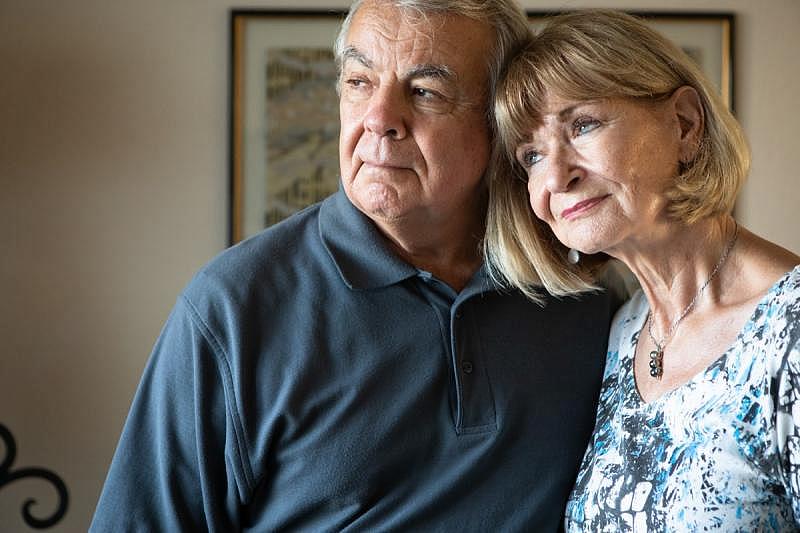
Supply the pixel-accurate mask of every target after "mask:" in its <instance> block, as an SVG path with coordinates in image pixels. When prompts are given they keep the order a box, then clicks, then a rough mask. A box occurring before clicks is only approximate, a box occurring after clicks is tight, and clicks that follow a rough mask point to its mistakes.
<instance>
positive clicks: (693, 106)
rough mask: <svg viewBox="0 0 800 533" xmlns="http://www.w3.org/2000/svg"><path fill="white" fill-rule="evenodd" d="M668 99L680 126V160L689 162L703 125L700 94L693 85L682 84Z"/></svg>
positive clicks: (695, 153)
mask: <svg viewBox="0 0 800 533" xmlns="http://www.w3.org/2000/svg"><path fill="white" fill-rule="evenodd" d="M670 101H671V104H672V110H673V111H674V112H675V116H676V117H677V119H678V125H679V126H680V161H681V163H684V164H686V163H691V162H692V161H694V158H695V156H696V155H697V150H698V149H699V147H700V141H701V139H702V137H703V128H704V126H705V115H704V114H703V106H702V105H701V103H700V95H698V94H697V91H696V90H695V89H694V87H689V86H688V85H684V86H683V87H679V88H678V89H676V90H675V92H673V93H672V96H671V97H670Z"/></svg>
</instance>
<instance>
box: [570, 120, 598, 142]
mask: <svg viewBox="0 0 800 533" xmlns="http://www.w3.org/2000/svg"><path fill="white" fill-rule="evenodd" d="M599 126H600V121H599V120H596V119H593V118H579V119H578V120H576V121H575V122H574V123H573V124H572V131H573V133H574V135H575V136H576V137H579V136H581V135H585V134H587V133H589V132H590V131H593V130H595V129H597V128H598V127H599Z"/></svg>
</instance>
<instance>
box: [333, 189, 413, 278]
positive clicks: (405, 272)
mask: <svg viewBox="0 0 800 533" xmlns="http://www.w3.org/2000/svg"><path fill="white" fill-rule="evenodd" d="M319 234H320V237H321V239H322V243H323V245H324V246H325V249H326V250H327V251H328V254H329V255H330V257H331V259H332V260H333V262H334V263H335V264H336V268H337V269H338V270H339V274H340V275H341V276H342V280H344V282H345V284H346V285H347V286H348V287H350V288H351V289H355V290H367V289H375V288H379V287H386V286H389V285H393V284H395V283H398V282H400V281H403V280H405V279H408V278H410V277H413V276H416V275H417V273H418V270H417V269H416V268H414V267H413V266H411V265H409V264H408V263H406V262H405V261H403V260H401V259H400V258H399V257H397V255H395V254H394V253H393V252H392V251H391V250H390V249H389V246H388V243H387V242H386V238H385V237H384V236H383V235H382V234H381V233H380V231H378V228H376V227H375V224H374V223H373V222H372V221H371V220H370V219H369V218H368V217H367V216H366V215H364V214H363V213H362V212H361V211H359V210H358V209H357V208H356V207H355V206H354V205H353V204H352V203H351V202H350V200H349V199H348V198H347V195H345V194H344V191H342V189H341V188H340V189H339V191H338V192H337V193H336V194H334V195H333V196H330V197H328V198H327V199H326V200H325V201H324V202H323V203H322V206H321V207H320V212H319Z"/></svg>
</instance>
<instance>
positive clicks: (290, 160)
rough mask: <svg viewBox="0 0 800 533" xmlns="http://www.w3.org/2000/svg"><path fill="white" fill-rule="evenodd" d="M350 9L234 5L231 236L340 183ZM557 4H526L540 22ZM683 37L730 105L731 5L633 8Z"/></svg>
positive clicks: (244, 232) (670, 33)
mask: <svg viewBox="0 0 800 533" xmlns="http://www.w3.org/2000/svg"><path fill="white" fill-rule="evenodd" d="M345 14H346V12H345V11H344V10H334V11H282V10H237V9H234V10H232V11H231V21H230V22H231V42H230V50H231V72H230V74H231V77H230V117H231V121H230V169H229V171H230V221H229V241H230V244H235V243H236V242H238V241H240V240H242V239H244V238H247V237H249V236H251V235H254V234H256V233H258V232H259V231H261V230H262V229H264V228H266V227H268V226H271V225H272V224H275V223H277V222H279V221H281V220H282V219H284V218H286V217H288V216H290V215H291V214H293V213H295V212H297V211H299V210H301V209H303V208H304V207H306V206H308V205H311V204H313V203H315V202H317V201H319V200H321V199H323V198H325V197H326V196H328V195H330V194H331V193H333V192H335V191H336V189H337V188H338V186H339V157H338V136H339V105H338V99H337V95H336V75H337V72H336V65H335V63H334V60H333V52H332V47H333V42H334V40H335V38H336V34H337V32H338V30H339V26H340V25H341V22H342V20H343V19H344V16H345ZM551 14H552V13H551V12H541V11H529V12H528V16H529V19H530V21H531V25H532V26H533V27H534V28H535V27H536V25H538V24H541V23H542V21H543V20H544V19H545V18H546V17H547V16H548V15H551ZM635 14H637V15H640V16H643V17H646V18H647V19H648V20H649V21H650V22H651V23H652V24H653V26H654V27H655V28H656V29H658V30H659V31H661V32H662V33H664V34H665V35H667V36H668V37H669V38H671V39H672V40H674V41H675V42H676V43H678V44H679V45H680V46H681V47H682V48H683V49H684V50H685V51H686V52H687V53H688V54H689V56H690V57H692V58H693V59H695V61H697V62H698V64H699V65H700V66H701V68H702V70H703V71H704V72H705V73H706V75H707V76H708V77H709V78H710V79H711V81H712V82H713V83H714V84H715V85H716V86H717V87H718V88H719V90H720V93H721V94H722V97H723V99H724V101H725V102H726V103H727V104H728V106H729V107H731V108H733V25H734V17H733V15H732V14H727V13H649V12H648V13H643V12H638V13H635Z"/></svg>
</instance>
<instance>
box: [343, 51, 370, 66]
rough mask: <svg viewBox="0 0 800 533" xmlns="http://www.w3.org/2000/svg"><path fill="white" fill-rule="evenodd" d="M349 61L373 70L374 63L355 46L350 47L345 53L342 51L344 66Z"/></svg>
mask: <svg viewBox="0 0 800 533" xmlns="http://www.w3.org/2000/svg"><path fill="white" fill-rule="evenodd" d="M347 61H356V62H357V63H361V64H362V65H363V66H365V67H366V68H372V61H371V60H370V59H369V58H368V57H367V56H365V55H364V54H363V53H362V52H361V51H359V50H358V48H356V47H355V46H348V47H347V48H345V49H344V51H342V64H344V63H346V62H347Z"/></svg>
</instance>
